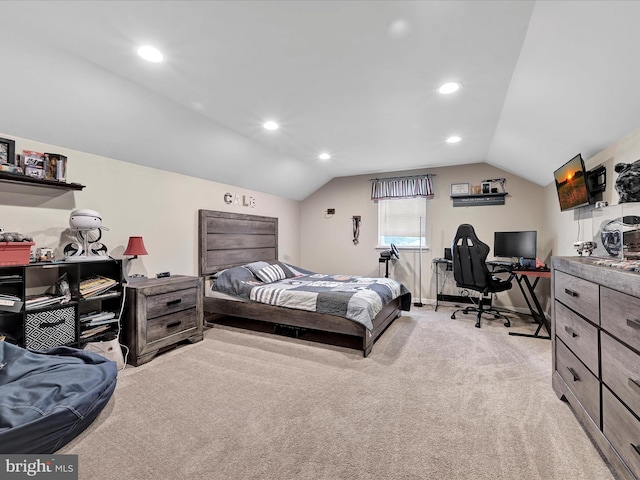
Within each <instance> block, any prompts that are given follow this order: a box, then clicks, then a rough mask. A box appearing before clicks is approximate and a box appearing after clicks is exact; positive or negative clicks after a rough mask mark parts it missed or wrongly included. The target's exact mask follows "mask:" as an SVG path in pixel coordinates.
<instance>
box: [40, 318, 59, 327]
mask: <svg viewBox="0 0 640 480" xmlns="http://www.w3.org/2000/svg"><path fill="white" fill-rule="evenodd" d="M63 323H64V318H63V319H62V320H58V321H57V322H42V323H41V324H40V328H51V327H57V326H58V325H62V324H63Z"/></svg>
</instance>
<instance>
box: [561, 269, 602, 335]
mask: <svg viewBox="0 0 640 480" xmlns="http://www.w3.org/2000/svg"><path fill="white" fill-rule="evenodd" d="M553 274H554V275H555V281H554V284H555V289H554V294H555V299H556V300H560V301H561V302H562V303H564V304H565V305H566V306H568V307H569V308H571V309H572V310H574V311H576V312H577V313H579V314H580V315H582V316H583V317H585V318H587V319H588V320H590V321H592V322H593V323H595V324H597V325H599V324H600V319H599V312H600V295H599V287H598V285H597V284H595V283H592V282H589V281H588V280H584V279H582V278H578V277H574V276H573V275H569V274H567V273H564V272H560V271H557V270H556V271H555V272H554V273H553Z"/></svg>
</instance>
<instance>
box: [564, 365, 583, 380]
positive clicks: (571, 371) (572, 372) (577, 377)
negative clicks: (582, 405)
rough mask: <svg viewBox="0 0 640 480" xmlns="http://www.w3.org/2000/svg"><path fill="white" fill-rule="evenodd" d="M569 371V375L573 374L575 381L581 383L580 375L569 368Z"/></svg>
mask: <svg viewBox="0 0 640 480" xmlns="http://www.w3.org/2000/svg"><path fill="white" fill-rule="evenodd" d="M567 370H569V373H570V374H571V376H573V381H574V382H579V381H580V377H579V376H578V374H577V373H576V372H575V370H574V369H573V368H571V367H567Z"/></svg>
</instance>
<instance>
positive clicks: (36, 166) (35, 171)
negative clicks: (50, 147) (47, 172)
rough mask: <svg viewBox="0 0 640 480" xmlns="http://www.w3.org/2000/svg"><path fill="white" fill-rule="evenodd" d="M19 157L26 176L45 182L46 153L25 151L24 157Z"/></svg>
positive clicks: (23, 152)
mask: <svg viewBox="0 0 640 480" xmlns="http://www.w3.org/2000/svg"><path fill="white" fill-rule="evenodd" d="M18 157H19V158H20V167H21V168H22V170H23V171H24V174H25V175H26V176H28V177H34V178H40V179H43V180H44V178H45V176H44V166H45V160H44V153H40V152H34V151H33V150H23V151H22V155H18Z"/></svg>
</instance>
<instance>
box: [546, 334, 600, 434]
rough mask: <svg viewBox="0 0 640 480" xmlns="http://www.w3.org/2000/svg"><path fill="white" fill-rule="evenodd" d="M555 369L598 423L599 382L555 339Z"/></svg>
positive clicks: (597, 423)
mask: <svg viewBox="0 0 640 480" xmlns="http://www.w3.org/2000/svg"><path fill="white" fill-rule="evenodd" d="M555 343H556V371H557V372H558V373H559V374H560V376H561V377H562V379H563V380H564V382H565V383H566V384H567V386H568V387H569V389H570V390H571V391H572V392H573V394H574V395H575V396H576V398H577V399H578V401H579V402H580V404H581V405H582V407H583V408H584V409H585V410H586V412H587V413H588V414H589V416H590V417H591V419H592V420H593V422H594V423H595V424H596V425H599V424H600V401H599V398H600V394H599V388H600V384H599V382H598V379H597V378H596V377H594V376H593V374H592V373H591V372H590V371H589V369H588V368H587V367H585V366H584V364H583V363H582V362H581V361H580V360H578V358H577V357H576V356H575V355H574V354H573V353H571V350H569V349H568V348H567V346H566V345H565V344H564V343H562V341H559V340H556V342H555Z"/></svg>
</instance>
